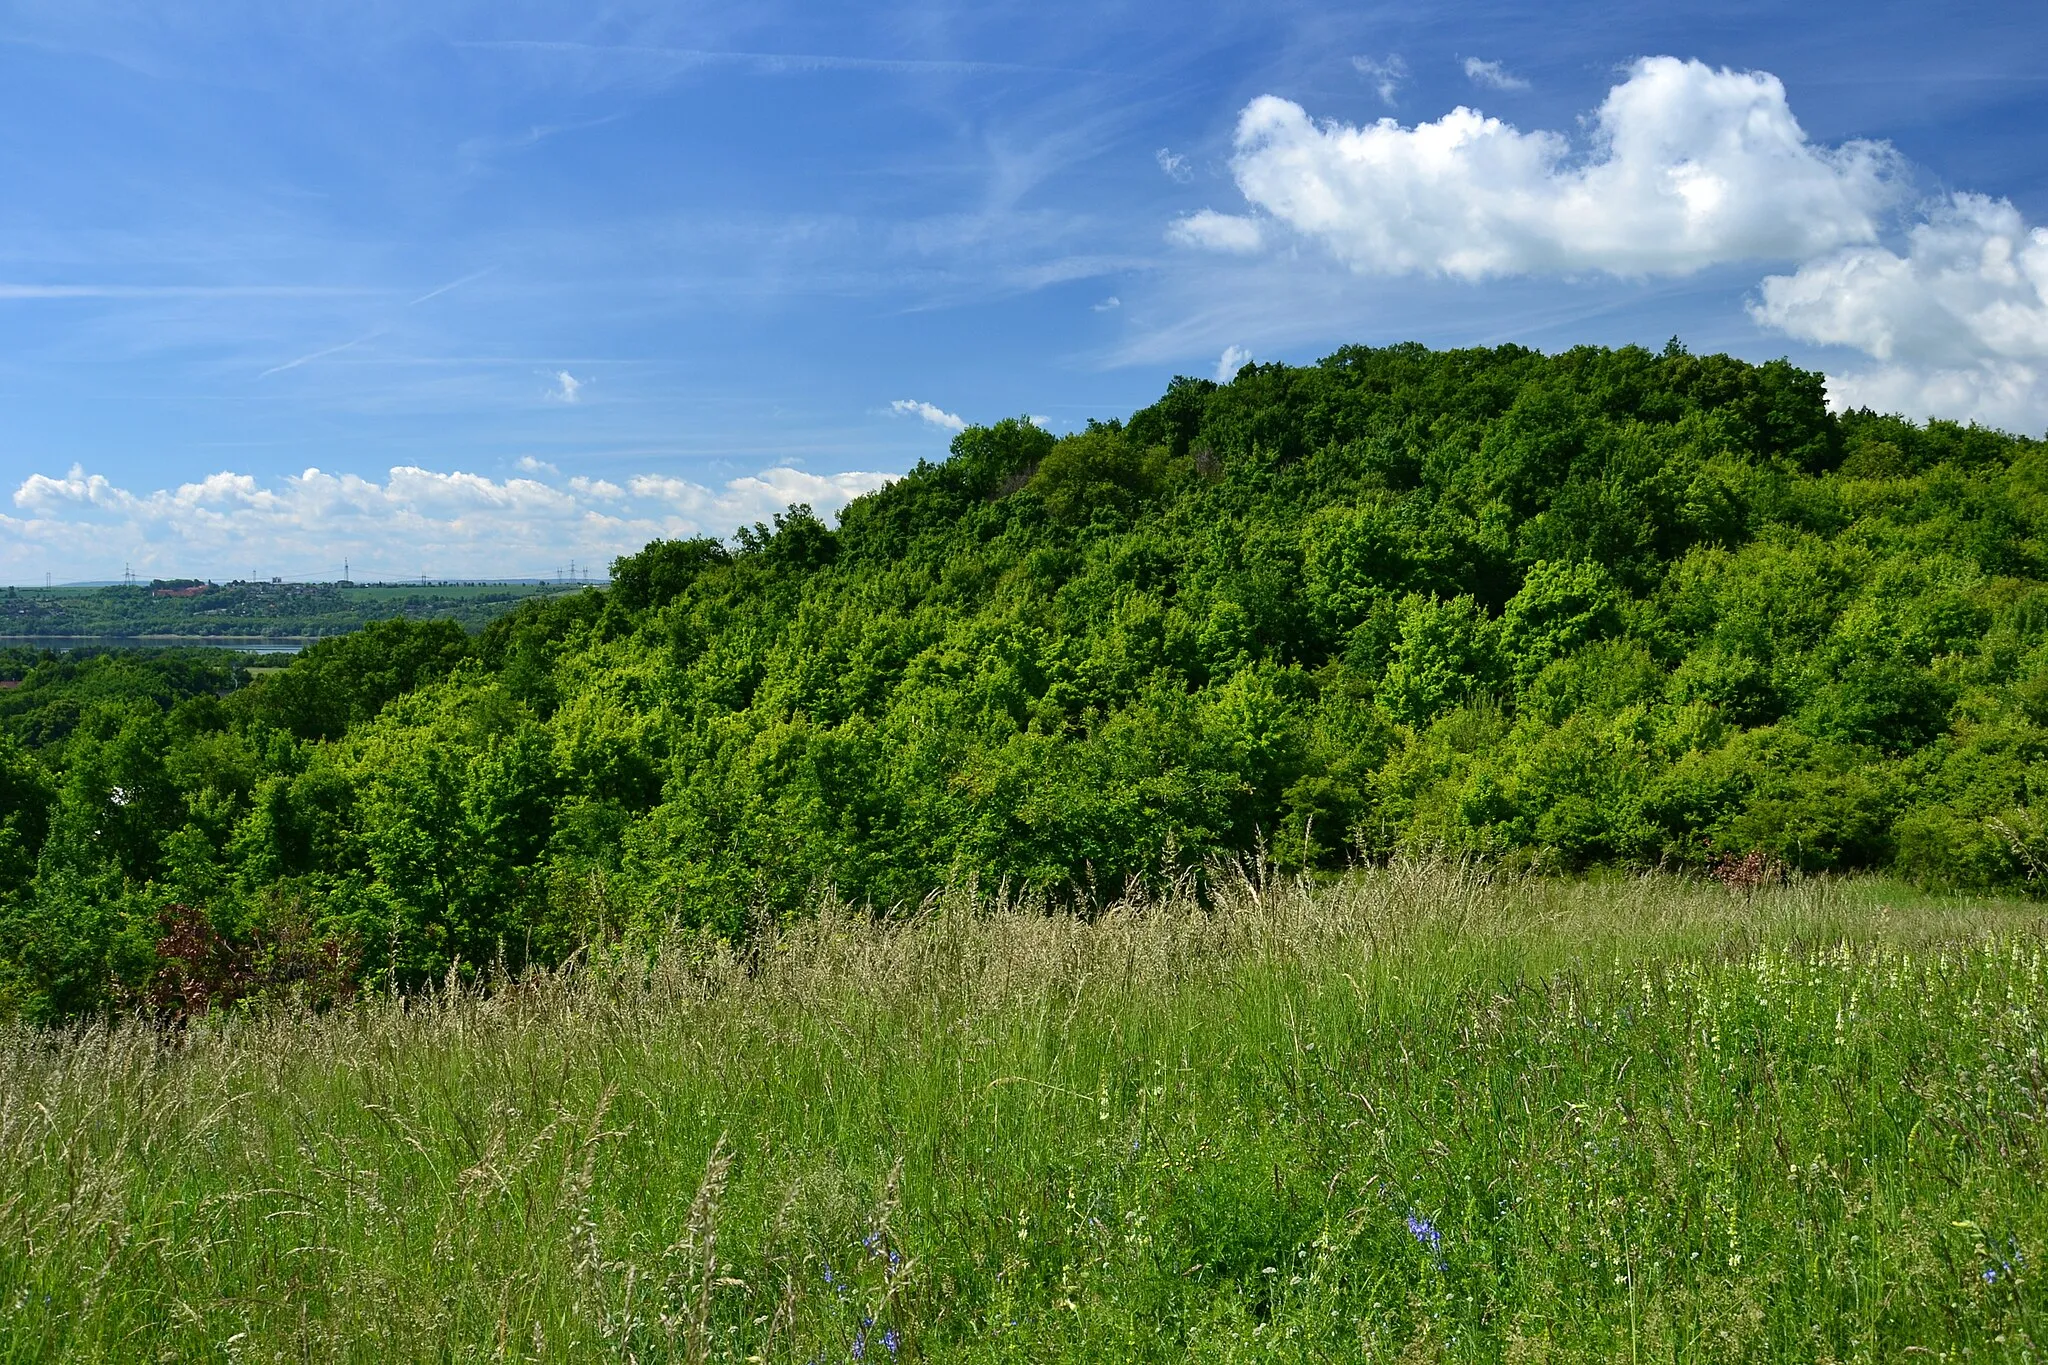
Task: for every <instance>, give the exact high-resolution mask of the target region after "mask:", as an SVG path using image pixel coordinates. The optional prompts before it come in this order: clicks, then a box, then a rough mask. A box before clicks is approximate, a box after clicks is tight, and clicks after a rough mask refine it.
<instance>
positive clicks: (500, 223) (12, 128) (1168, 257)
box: [0, 0, 2048, 583]
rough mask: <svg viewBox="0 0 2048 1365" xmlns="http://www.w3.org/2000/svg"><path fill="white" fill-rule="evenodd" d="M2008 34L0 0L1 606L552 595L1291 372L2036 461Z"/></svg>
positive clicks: (2035, 280) (1961, 27) (1457, 19)
mask: <svg viewBox="0 0 2048 1365" xmlns="http://www.w3.org/2000/svg"><path fill="white" fill-rule="evenodd" d="M2044 56H2048V11H2044V10H2043V9H2042V8H2041V7H2039V6H2038V5H2022V4H1977V5H1972V4H1962V5H1948V6H1943V7H1935V6H1928V5H1925V4H1910V5H1909V4H1878V5H1870V4H1858V5H1853V6H1852V5H1846V4H1844V5H1808V6H1783V5H1769V6H1766V5H1760V4H1747V5H1745V4H1727V3H1717V4H1713V5H1684V4H1658V5H1642V6H1638V7H1635V8H1634V9H1633V10H1629V9H1626V8H1622V7H1617V6H1614V5H1610V4H1602V5H1591V4H1582V5H1546V6H1529V5H1479V4H1443V5H1436V6H1428V7H1424V6H1400V7H1393V6H1379V7H1375V6H1364V5H1350V6H1343V7H1336V6H1329V5H1315V4H1297V3H1289V2H1288V0H1261V3H1258V4H1244V5H1239V4H1221V3H1201V2H1200V0H1197V2H1196V3H1188V4H1178V5H1172V6H1167V5H1143V6H1140V5H1120V4H1116V3H1092V4H1086V5H1072V6H1068V5H1062V4H1046V3H1037V4H1031V5H1003V4H988V3H984V4H975V5H951V6H911V5H903V6H889V5H862V6H840V5H826V4H808V5H777V4H773V3H767V4H751V5H745V6H735V5H720V6H704V7H698V6H690V5H636V4H631V3H625V4H610V5H592V4H589V3H584V4H567V3H559V4H558V3H545V2H542V0H524V2H521V0H512V2H511V3H506V2H504V0H499V2H497V3H490V4H485V3H447V2H444V0H407V3H386V0H354V2H353V3H347V4H342V3H335V4H310V3H296V2H295V0H267V2H266V3H262V4H256V3H244V2H243V0H209V2H208V3H206V4H203V5H198V4H193V5H187V4H180V3H177V2H176V0H153V3H148V4H143V3H133V4H113V3H98V0H63V2H62V3H55V2H54V0H53V2H51V3H14V4H6V5H0V107H4V115H5V116H4V117H0V186H4V194H0V401H4V404H5V412H6V420H5V421H4V423H0V579H5V580H7V581H13V582H21V583H27V582H36V583H40V582H42V581H43V579H44V576H45V575H46V574H49V575H52V576H54V578H55V579H56V580H57V581H65V580H76V579H88V578H106V577H113V576H118V575H119V573H120V572H121V571H122V569H123V567H124V566H125V565H133V566H134V568H135V569H136V571H137V572H138V573H147V574H159V575H170V574H194V575H207V576H214V577H235V576H244V575H249V574H258V575H261V576H264V577H269V576H271V575H273V574H278V575H285V576H292V577H332V576H334V575H336V574H338V573H339V571H340V568H341V563H342V561H343V559H344V558H347V559H348V560H349V561H350V563H351V566H352V568H353V570H354V572H355V574H356V576H357V577H366V576H377V575H390V576H413V575H418V574H420V573H430V574H435V575H512V574H531V573H550V572H553V571H554V570H555V569H556V568H557V567H559V566H562V565H565V564H567V563H568V562H569V561H570V560H571V559H574V560H576V561H577V562H578V564H579V565H582V564H591V563H602V562H603V561H605V560H606V559H608V558H609V557H610V556H611V555H614V554H616V553H619V552H620V551H622V550H627V549H631V548H634V547H636V546H637V545H638V544H640V543H642V542H643V541H645V540H646V539H647V538H648V537H649V536H652V535H655V534H682V533H688V532H693V531H698V530H705V531H712V532H716V533H724V532H726V531H729V530H730V529H731V528H732V526H733V525H735V524H737V523H739V522H742V521H751V520H753V519H755V518H757V517H761V516H765V515H767V514H768V513H770V512H771V511H773V510H774V509H775V508H777V507H780V506H782V505H784V504H786V503H788V502H790V501H796V500H805V501H810V502H812V503H814V504H816V505H818V506H820V507H821V508H825V509H829V508H832V507H836V506H837V505H839V504H841V503H843V502H844V500H845V499H846V498H848V497H850V496H854V495H856V494H858V493H859V492H861V491H865V490H866V489H868V488H872V487H875V486H877V485H878V484H879V483H880V482H881V481H882V480H883V479H884V478H885V477H886V476H887V475H888V474H890V473H892V472H899V471H901V470H903V469H905V468H907V467H908V466H909V465H910V464H912V463H914V462H915V461H916V460H918V459H919V458H921V457H930V458H936V457H939V456H940V455H942V454H943V452H944V450H945V446H946V442H947V440H948V439H949V437H950V435H951V429H952V425H953V424H955V423H957V422H958V421H960V420H965V421H989V420H994V419H996V418H998V417H1002V416H1007V415H1014V414H1029V415H1032V416H1036V417H1038V418H1040V419H1042V420H1043V421H1045V422H1046V423H1047V424H1048V425H1049V426H1051V428H1052V429H1053V430H1055V431H1063V430H1066V429H1068V428H1070V427H1072V426H1075V425H1078V424H1080V423H1081V422H1082V421H1084V420H1085V419H1086V418H1087V417H1089V416H1108V415H1117V414H1121V413H1125V412H1128V411H1129V410H1130V409H1131V408H1133V407H1136V406H1139V405H1142V404H1143V403H1145V402H1148V401H1150V400H1151V399H1152V398H1153V397H1156V396H1157V394H1158V393H1159V392H1160V391H1161V389H1162V388H1163V387H1164V384H1165V382H1166V380H1167V379H1168V378H1169V377H1170V376H1172V375H1174V374H1176V373H1190V374H1202V375H1214V374H1216V373H1217V372H1218V371H1219V367H1221V368H1222V369H1223V370H1225V371H1226V372H1227V370H1228V368H1229V364H1228V362H1229V361H1235V360H1238V359H1240V358H1244V357H1255V358H1258V359H1262V360H1289V361H1301V360H1309V359H1313V358H1315V357H1316V356H1319V355H1321V354H1324V353H1327V352H1328V351H1329V350H1331V349H1333V348H1335V347H1336V346H1338V345H1341V344H1344V343H1346V342H1366V343H1385V342H1392V341H1399V340H1408V339H1416V340H1421V341H1424V342H1428V343H1430V344H1433V345H1467V344H1475V343H1492V342H1499V341H1508V340H1513V341H1520V342H1524V343H1528V344H1532V345H1536V346H1540V347H1544V348H1558V347H1563V346H1567V345H1571V344H1575V343H1579V342H1599V343H1606V344H1620V343H1626V342H1641V343H1644V344H1648V345H1653V346H1655V345H1661V344H1662V343H1663V341H1664V339H1665V338H1666V337H1669V336H1671V335H1673V334H1677V335H1679V336H1681V337H1683V338H1684V339H1685V341H1686V342H1687V343H1688V344H1689V345H1691V346H1692V348H1693V349H1695V350H1723V349H1725V350H1728V351H1732V352H1734V353H1736V354H1739V355H1744V356H1748V357H1752V358H1757V359H1762V358H1768V357H1771V356H1776V355H1785V354H1789V355H1791V356H1793V357H1794V358H1795V359H1797V360H1799V361H1801V362H1802V363H1808V364H1812V365H1815V366H1816V367H1819V368H1822V369H1825V370H1827V371H1828V373H1829V374H1830V376H1831V380H1832V381H1833V383H1834V386H1835V388H1836V390H1837V392H1839V393H1840V394H1842V395H1843V396H1844V397H1845V398H1846V399H1847V400H1848V401H1862V402H1869V403H1871V404H1872V405H1874V406H1879V407H1889V408H1895V409H1898V410H1903V411H1907V412H1908V413H1909V414H1910V415H1914V416H1923V415H1926V414H1928V413H1934V412H1938V413H1940V414H1941V415H1946V416H1954V417H1962V418H1971V417H1975V418H1980V419H1982V420H1986V421H1991V422H1994V423H1997V424H1999V425H2003V426H2007V427H2010V428H2015V429H2019V430H2024V431H2027V432H2029V433H2030V434H2036V435H2038V434H2040V433H2041V431H2042V429H2043V427H2044V425H2048V297H2044V296H2048V231H2042V230H2041V225H2042V224H2044V223H2048V182H2044V179H2043V176H2042V174H2041V168H2042V167H2043V166H2048V77H2044V74H2043V73H2044V71H2048V64H2044V62H2043V60H2042V59H2043V57H2044ZM1660 58H1663V59H1670V60H1665V61H1661V62H1660V61H1657V60H1654V59H1660ZM1461 106H1463V107H1466V108H1468V109H1471V110H1476V111H1478V112H1477V113H1476V114H1471V115H1465V116H1454V115H1453V111H1454V110H1456V109H1458V108H1459V107H1461ZM1461 119H1462V121H1461ZM1486 119H1491V120H1497V122H1492V123H1488V122H1486V121H1485V120H1486ZM1381 120H1392V122H1390V123H1382V122H1380V121H1381Z"/></svg>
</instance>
